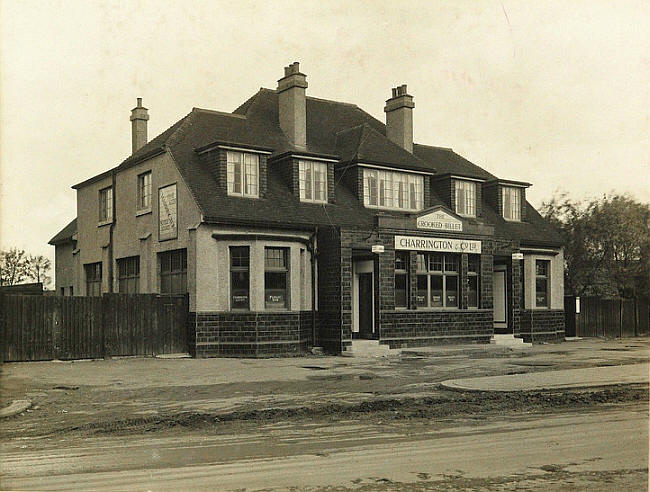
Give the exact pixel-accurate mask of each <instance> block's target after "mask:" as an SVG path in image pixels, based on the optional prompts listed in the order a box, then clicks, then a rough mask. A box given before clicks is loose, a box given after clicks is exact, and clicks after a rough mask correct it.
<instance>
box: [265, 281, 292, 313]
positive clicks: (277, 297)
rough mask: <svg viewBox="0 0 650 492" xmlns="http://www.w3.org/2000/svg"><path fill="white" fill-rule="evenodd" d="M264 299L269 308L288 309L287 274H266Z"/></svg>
mask: <svg viewBox="0 0 650 492" xmlns="http://www.w3.org/2000/svg"><path fill="white" fill-rule="evenodd" d="M264 297H265V301H266V307H267V308H284V307H287V273H286V272H266V273H265V274H264Z"/></svg>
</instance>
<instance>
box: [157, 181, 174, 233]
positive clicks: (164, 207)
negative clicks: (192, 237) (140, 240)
mask: <svg viewBox="0 0 650 492" xmlns="http://www.w3.org/2000/svg"><path fill="white" fill-rule="evenodd" d="M177 217H178V208H177V203H176V185H175V184H173V185H169V186H165V187H164V188H160V189H159V190H158V240H159V241H164V240H166V239H176V238H177V237H178V223H177V220H176V219H177Z"/></svg>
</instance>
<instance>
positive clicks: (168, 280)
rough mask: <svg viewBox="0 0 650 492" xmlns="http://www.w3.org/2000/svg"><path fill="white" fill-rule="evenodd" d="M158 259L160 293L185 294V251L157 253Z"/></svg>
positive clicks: (176, 250)
mask: <svg viewBox="0 0 650 492" xmlns="http://www.w3.org/2000/svg"><path fill="white" fill-rule="evenodd" d="M158 258H159V264H160V293H161V294H185V293H187V250H186V249H175V250H172V251H165V252H164V253H159V254H158ZM138 275H139V273H138Z"/></svg>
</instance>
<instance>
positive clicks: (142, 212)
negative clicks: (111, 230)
mask: <svg viewBox="0 0 650 492" xmlns="http://www.w3.org/2000/svg"><path fill="white" fill-rule="evenodd" d="M150 213H151V207H149V208H143V209H141V210H136V211H135V216H136V217H139V216H140V215H147V214H150Z"/></svg>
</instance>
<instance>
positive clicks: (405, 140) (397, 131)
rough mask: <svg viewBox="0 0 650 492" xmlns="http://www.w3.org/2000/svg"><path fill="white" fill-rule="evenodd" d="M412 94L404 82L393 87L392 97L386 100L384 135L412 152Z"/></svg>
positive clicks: (413, 105)
mask: <svg viewBox="0 0 650 492" xmlns="http://www.w3.org/2000/svg"><path fill="white" fill-rule="evenodd" d="M414 107H415V104H414V103H413V96H410V95H409V94H407V92H406V84H403V85H400V86H399V87H395V88H393V97H391V98H390V99H389V100H387V101H386V107H384V111H385V112H386V136H387V137H388V138H389V139H390V140H391V141H392V142H395V143H396V144H397V145H399V146H400V147H402V148H403V149H406V150H408V151H409V152H411V153H413V108H414Z"/></svg>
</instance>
